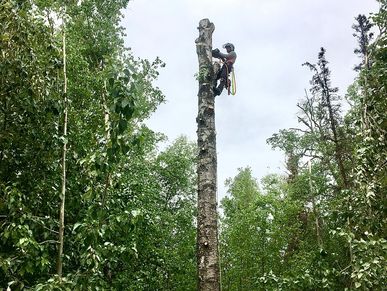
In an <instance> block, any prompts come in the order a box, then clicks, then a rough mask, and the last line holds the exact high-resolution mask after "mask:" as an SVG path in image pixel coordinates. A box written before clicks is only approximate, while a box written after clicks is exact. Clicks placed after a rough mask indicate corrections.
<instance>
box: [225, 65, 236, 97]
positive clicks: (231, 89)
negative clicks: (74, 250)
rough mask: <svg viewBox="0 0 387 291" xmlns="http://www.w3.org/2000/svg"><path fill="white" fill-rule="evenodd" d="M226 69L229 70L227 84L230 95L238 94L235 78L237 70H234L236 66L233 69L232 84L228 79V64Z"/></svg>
mask: <svg viewBox="0 0 387 291" xmlns="http://www.w3.org/2000/svg"><path fill="white" fill-rule="evenodd" d="M226 71H227V81H226V84H227V93H228V95H230V93H231V95H233V96H235V94H236V80H235V72H234V67H232V69H231V84H229V82H228V81H229V80H228V75H229V73H230V72H229V71H228V67H227V66H226Z"/></svg>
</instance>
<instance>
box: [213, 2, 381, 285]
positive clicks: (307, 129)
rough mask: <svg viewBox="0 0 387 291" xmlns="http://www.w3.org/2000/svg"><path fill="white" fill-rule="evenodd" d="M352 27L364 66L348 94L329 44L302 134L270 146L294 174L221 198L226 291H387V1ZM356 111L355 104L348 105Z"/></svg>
mask: <svg viewBox="0 0 387 291" xmlns="http://www.w3.org/2000/svg"><path fill="white" fill-rule="evenodd" d="M379 2H380V11H379V12H378V13H377V14H375V15H373V16H372V17H371V18H367V17H365V16H364V15H359V16H358V17H356V18H355V23H354V25H353V29H354V36H355V37H356V39H357V40H358V45H359V46H358V48H356V49H355V51H354V52H355V53H356V54H357V55H358V56H359V60H360V63H359V64H358V65H356V66H355V70H356V71H358V72H359V74H358V76H357V78H356V80H355V81H354V83H353V84H352V85H351V86H350V87H349V89H348V93H347V94H346V95H345V96H344V97H345V99H346V103H347V104H349V105H348V106H349V110H347V111H346V113H345V114H344V113H343V110H342V105H343V104H344V102H343V100H342V99H343V98H342V96H340V95H339V94H338V89H337V88H336V87H334V86H333V83H334V81H333V82H331V78H330V70H329V66H328V61H327V58H326V52H325V49H324V48H321V50H320V52H319V53H318V57H317V61H316V62H315V63H309V62H306V63H305V64H304V66H305V67H306V68H309V69H310V70H311V72H312V77H311V81H310V85H311V87H310V90H309V91H307V92H305V97H304V98H303V99H302V101H300V102H299V103H298V104H297V107H298V110H299V111H298V115H297V116H298V121H299V124H300V126H299V128H290V129H283V130H280V131H279V132H278V133H276V134H274V135H273V136H272V137H271V138H269V139H268V140H267V141H268V143H269V144H270V145H271V146H272V147H273V148H276V149H280V150H282V151H283V152H284V154H285V156H286V167H287V171H288V175H287V176H286V177H281V176H277V175H270V176H267V177H265V178H264V179H262V183H261V184H262V187H261V188H262V189H260V187H259V186H258V183H257V181H256V180H255V178H254V177H252V174H251V170H250V169H249V168H244V169H240V170H239V173H238V175H237V176H236V177H235V178H233V179H230V180H229V181H228V186H229V194H230V195H229V197H226V198H224V199H223V201H222V207H223V209H224V217H223V219H222V224H221V247H220V250H221V265H222V285H223V290H345V289H351V290H352V289H359V290H385V288H386V282H387V267H386V258H387V241H386V238H387V35H386V29H387V1H379ZM348 106H347V107H348Z"/></svg>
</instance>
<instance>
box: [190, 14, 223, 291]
mask: <svg viewBox="0 0 387 291" xmlns="http://www.w3.org/2000/svg"><path fill="white" fill-rule="evenodd" d="M198 29H199V37H198V38H197V39H196V41H195V42H196V52H197V54H198V59H199V74H198V79H199V93H198V97H199V110H198V117H197V119H196V121H197V123H198V130H197V134H198V149H199V155H198V167H197V174H198V218H197V266H198V290H206V291H212V290H214V291H218V290H220V269H219V253H218V213H217V201H216V191H217V172H216V168H217V160H216V133H215V108H214V105H215V102H214V93H213V90H212V86H213V81H214V70H213V67H212V52H211V50H212V33H213V32H214V30H215V26H214V24H213V23H211V22H210V21H209V20H208V19H202V20H201V21H200V22H199V27H198Z"/></svg>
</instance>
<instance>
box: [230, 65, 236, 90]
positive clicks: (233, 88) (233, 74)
mask: <svg viewBox="0 0 387 291" xmlns="http://www.w3.org/2000/svg"><path fill="white" fill-rule="evenodd" d="M231 94H232V95H233V96H234V95H235V94H236V80H235V71H234V68H232V70H231Z"/></svg>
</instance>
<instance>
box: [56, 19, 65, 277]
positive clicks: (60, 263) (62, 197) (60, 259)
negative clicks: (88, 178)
mask: <svg viewBox="0 0 387 291" xmlns="http://www.w3.org/2000/svg"><path fill="white" fill-rule="evenodd" d="M62 42H63V80H64V82H63V96H64V100H63V103H64V117H63V119H64V120H63V151H62V190H61V194H60V210H59V238H58V242H59V248H58V258H57V264H56V272H57V274H58V276H59V279H60V280H61V279H62V268H63V237H64V216H65V198H66V154H67V111H68V108H67V107H68V104H67V71H66V22H65V21H63V38H62Z"/></svg>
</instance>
